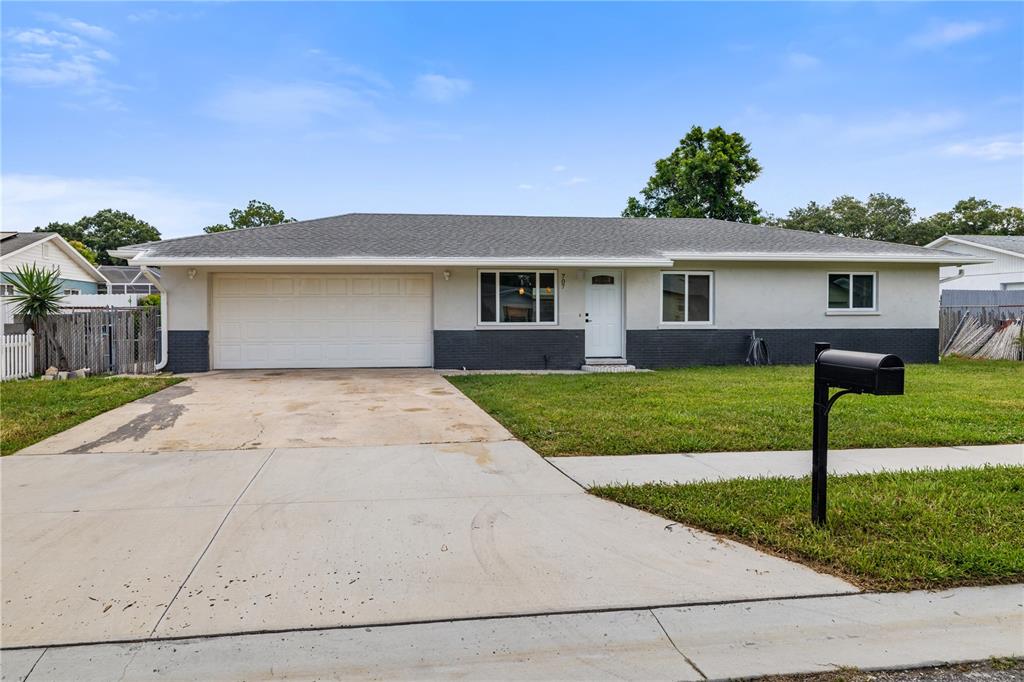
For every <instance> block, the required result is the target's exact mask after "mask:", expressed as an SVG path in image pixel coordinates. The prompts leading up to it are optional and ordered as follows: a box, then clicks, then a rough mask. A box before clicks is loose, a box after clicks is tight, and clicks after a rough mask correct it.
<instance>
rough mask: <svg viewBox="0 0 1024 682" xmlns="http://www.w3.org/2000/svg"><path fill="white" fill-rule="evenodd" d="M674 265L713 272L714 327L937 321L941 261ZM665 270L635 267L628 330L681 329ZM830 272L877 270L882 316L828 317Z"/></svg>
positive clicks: (893, 325)
mask: <svg viewBox="0 0 1024 682" xmlns="http://www.w3.org/2000/svg"><path fill="white" fill-rule="evenodd" d="M673 269H676V270H701V271H708V270H710V271H712V272H713V273H714V282H715V283H714V292H713V298H714V320H713V324H712V325H711V326H713V327H714V328H717V329H840V328H842V329H851V328H866V329H871V328H931V327H937V326H938V323H939V308H938V306H939V284H938V267H937V266H935V265H903V264H901V265H894V264H893V265H871V264H865V263H845V264H844V263H726V262H677V263H676V264H675V267H674V268H673ZM661 272H662V270H661V269H654V268H650V269H648V268H637V269H632V270H630V271H629V274H628V277H627V279H626V327H627V329H659V328H671V327H674V326H676V325H662V324H661V278H660V273H661ZM829 272H877V273H878V280H877V286H878V311H877V314H853V315H851V314H840V315H837V314H834V313H833V314H829V313H828V312H827V308H826V286H827V284H826V282H827V275H828V273H829ZM696 327H697V328H699V325H697V326H696Z"/></svg>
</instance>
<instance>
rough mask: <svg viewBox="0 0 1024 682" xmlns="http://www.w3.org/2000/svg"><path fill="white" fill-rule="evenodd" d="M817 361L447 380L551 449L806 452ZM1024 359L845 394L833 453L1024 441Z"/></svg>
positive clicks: (924, 372) (949, 364) (916, 373)
mask: <svg viewBox="0 0 1024 682" xmlns="http://www.w3.org/2000/svg"><path fill="white" fill-rule="evenodd" d="M811 374H812V370H811V367H809V366H793V365H789V366H775V367H745V366H740V367H695V368H691V369H678V370H663V371H659V372H650V373H636V374H600V375H578V374H574V375H565V374H562V375H525V374H519V375H470V376H453V377H449V381H451V382H452V383H453V384H454V385H455V386H456V387H458V388H459V389H460V390H461V391H463V392H464V393H465V394H466V395H468V396H469V397H470V398H471V399H473V400H474V401H475V402H476V403H477V404H478V405H480V406H481V407H482V408H483V409H485V410H487V411H488V412H490V413H491V414H492V415H493V416H494V417H495V418H496V419H497V420H498V421H500V422H501V423H502V424H504V425H505V427H506V428H508V429H509V430H510V431H511V432H512V433H513V434H515V435H516V436H517V437H519V438H521V439H523V440H524V441H526V443H527V444H528V445H530V447H532V448H534V449H535V450H537V451H538V452H540V453H541V454H543V455H629V454H637V453H657V452H716V451H749V450H806V449H810V444H811ZM1022 414H1024V363H1021V362H1013V361H972V360H956V359H947V360H943V361H942V363H941V364H938V365H910V366H908V367H907V369H906V395H902V396H870V395H854V396H847V397H845V398H843V399H841V400H840V401H838V402H837V403H836V405H835V407H834V408H833V410H832V416H831V441H830V445H831V447H833V448H878V447H907V446H915V445H921V446H927V445H978V444H993V443H1021V442H1024V418H1021V415H1022Z"/></svg>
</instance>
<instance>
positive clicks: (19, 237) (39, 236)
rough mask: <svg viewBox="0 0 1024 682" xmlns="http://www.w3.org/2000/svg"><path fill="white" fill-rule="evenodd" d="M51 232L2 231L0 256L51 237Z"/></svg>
mask: <svg viewBox="0 0 1024 682" xmlns="http://www.w3.org/2000/svg"><path fill="white" fill-rule="evenodd" d="M53 234H54V233H53V232H4V233H3V238H2V239H0V256H6V255H7V254H9V253H14V252H15V251H17V250H18V249H21V248H24V247H26V246H28V245H29V244H32V243H35V242H38V241H41V240H43V239H46V238H47V237H52V236H53Z"/></svg>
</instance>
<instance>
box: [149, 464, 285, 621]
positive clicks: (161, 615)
mask: <svg viewBox="0 0 1024 682" xmlns="http://www.w3.org/2000/svg"><path fill="white" fill-rule="evenodd" d="M275 452H277V449H276V448H275V449H273V450H271V451H270V453H269V454H268V455H267V456H266V457H265V458H264V459H263V462H261V463H260V466H259V468H258V469H256V473H254V474H253V475H252V478H250V479H249V482H248V483H246V484H245V487H244V488H242V492H240V493H238V497H236V498H235V501H234V502H232V503H231V507H230V508H229V509H228V510H227V512H226V513H225V514H224V518H222V519H221V520H220V523H219V524H217V529H216V530H215V531H213V535H212V536H211V537H210V541H209V542H207V543H206V547H203V551H202V552H201V553H200V554H199V558H198V559H196V562H195V563H194V564H192V568H191V569H189V572H188V575H186V576H185V579H184V580H182V581H181V585H178V589H177V591H175V593H174V596H173V597H171V599H170V601H168V602H167V606H166V608H164V611H163V613H161V614H160V618H158V619H157V621H156V625H154V626H153V629H152V630H150V632H149V637H150V638H152V637H153V635H155V634H156V631H157V628H159V627H160V624H161V623H163V622H164V618H166V617H167V612H168V611H170V610H171V606H173V605H174V602H175V601H177V599H178V595H180V594H181V591H182V590H183V589H185V584H186V583H188V580H189V578H191V577H192V574H193V573H195V570H196V568H197V567H198V566H199V562H201V561H202V560H203V557H205V556H206V553H207V552H208V551H210V547H211V546H212V545H213V541H214V540H216V539H217V535H218V534H219V533H220V529H221V528H223V527H224V524H225V523H226V522H227V520H228V517H229V516H231V512H233V511H235V507H237V506H238V502H239V500H241V499H242V496H243V495H245V492H246V491H247V490H248V489H249V486H251V485H252V482H253V481H255V480H256V477H257V476H259V475H260V472H261V471H263V467H265V466H266V465H267V462H269V461H270V458H271V457H273V456H274V453H275Z"/></svg>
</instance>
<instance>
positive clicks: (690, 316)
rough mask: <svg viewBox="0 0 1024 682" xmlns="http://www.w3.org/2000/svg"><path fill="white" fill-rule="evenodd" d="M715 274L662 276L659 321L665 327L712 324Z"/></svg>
mask: <svg viewBox="0 0 1024 682" xmlns="http://www.w3.org/2000/svg"><path fill="white" fill-rule="evenodd" d="M713 289H714V273H711V272H683V271H672V272H663V273H661V321H662V323H664V324H711V316H712V309H713V300H714V291H713Z"/></svg>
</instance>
